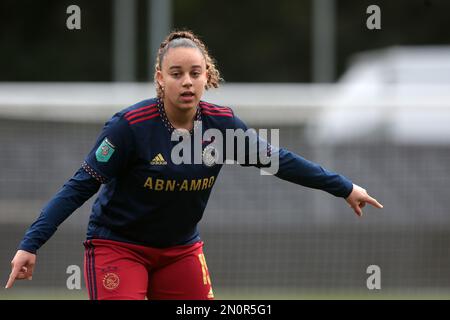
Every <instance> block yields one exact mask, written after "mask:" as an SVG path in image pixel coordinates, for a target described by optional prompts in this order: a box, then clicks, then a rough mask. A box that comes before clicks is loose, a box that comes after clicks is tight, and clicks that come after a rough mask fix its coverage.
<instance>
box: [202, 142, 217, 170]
mask: <svg viewBox="0 0 450 320" xmlns="http://www.w3.org/2000/svg"><path fill="white" fill-rule="evenodd" d="M202 158H203V164H204V165H205V166H207V167H212V166H213V165H215V164H216V163H217V159H219V151H218V150H217V148H215V147H214V146H212V145H208V146H206V147H205V149H203V154H202Z"/></svg>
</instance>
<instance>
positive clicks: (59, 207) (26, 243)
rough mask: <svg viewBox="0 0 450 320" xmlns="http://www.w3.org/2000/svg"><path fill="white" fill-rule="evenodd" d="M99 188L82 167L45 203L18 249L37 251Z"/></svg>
mask: <svg viewBox="0 0 450 320" xmlns="http://www.w3.org/2000/svg"><path fill="white" fill-rule="evenodd" d="M99 188H100V183H99V182H98V181H97V180H96V179H94V178H92V177H91V176H90V175H89V174H88V173H87V172H86V171H84V170H83V169H81V168H80V169H79V170H78V171H77V172H76V173H75V175H74V176H73V177H72V178H71V179H70V180H69V181H67V182H66V183H65V184H64V186H63V187H62V188H61V190H60V191H59V192H58V193H57V194H56V195H55V196H54V197H53V198H52V199H51V200H50V201H49V202H48V203H47V204H46V205H45V207H44V208H43V209H42V211H41V214H40V215H39V217H38V219H37V220H36V221H35V222H34V223H33V224H32V225H31V226H30V227H29V229H28V230H27V232H26V233H25V236H24V238H23V239H22V241H21V243H20V245H19V247H18V249H19V250H25V251H28V252H31V253H36V251H37V250H38V249H39V248H40V247H41V246H42V245H43V244H44V243H45V242H47V240H48V239H50V237H51V236H52V235H53V234H54V233H55V231H56V230H57V228H58V226H59V225H60V224H61V223H62V222H63V221H64V220H66V219H67V217H69V216H70V215H71V214H72V213H73V212H74V211H75V210H76V209H78V208H79V207H80V206H81V205H82V204H83V203H84V202H86V201H87V200H88V199H89V198H90V197H92V196H93V195H94V194H95V193H96V192H97V191H98V189H99Z"/></svg>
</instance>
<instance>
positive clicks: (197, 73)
mask: <svg viewBox="0 0 450 320" xmlns="http://www.w3.org/2000/svg"><path fill="white" fill-rule="evenodd" d="M200 74H201V73H200V72H199V71H194V72H192V76H193V77H194V78H198V77H199V76H200Z"/></svg>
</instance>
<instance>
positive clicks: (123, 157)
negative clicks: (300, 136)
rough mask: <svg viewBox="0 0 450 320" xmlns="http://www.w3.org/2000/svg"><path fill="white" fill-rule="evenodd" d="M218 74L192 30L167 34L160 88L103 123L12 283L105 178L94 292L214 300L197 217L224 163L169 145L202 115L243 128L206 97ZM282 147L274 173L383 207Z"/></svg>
mask: <svg viewBox="0 0 450 320" xmlns="http://www.w3.org/2000/svg"><path fill="white" fill-rule="evenodd" d="M219 80H220V76H219V72H218V70H217V69H216V66H215V65H214V62H213V60H212V58H211V57H210V55H209V54H208V51H207V49H206V47H205V45H204V44H203V43H202V41H200V40H199V38H198V37H197V36H196V35H194V34H193V33H192V32H189V31H176V32H172V33H171V34H169V35H168V37H167V38H166V39H165V40H164V41H163V42H162V43H161V46H160V48H159V51H158V55H157V60H156V64H155V85H156V89H157V97H156V98H153V99H148V100H144V101H142V102H139V103H137V104H135V105H133V106H131V107H128V108H126V109H124V110H122V111H120V112H118V113H116V114H115V115H114V116H113V117H112V118H111V119H110V120H109V121H108V122H107V123H106V124H105V126H104V128H103V131H102V132H101V134H100V136H99V137H98V140H97V142H96V144H95V146H94V148H93V149H92V150H91V152H90V153H89V154H88V155H87V157H86V159H85V161H84V162H83V164H82V166H81V168H80V169H79V170H78V171H77V172H76V173H75V175H74V176H73V177H72V178H71V179H70V180H69V181H68V182H67V183H66V184H64V186H63V188H62V189H61V190H60V191H59V192H58V193H57V194H56V195H55V196H54V197H53V198H52V199H51V200H50V202H49V203H48V204H47V205H46V206H45V207H44V209H43V210H42V212H41V214H40V216H39V218H38V219H37V220H36V221H35V222H34V223H33V224H32V225H31V227H30V228H29V229H28V231H27V232H26V234H25V237H24V239H23V240H22V242H21V243H20V245H19V250H18V251H17V253H16V255H15V257H14V258H13V260H12V262H11V265H12V272H11V274H10V277H9V280H8V282H7V285H6V288H10V287H11V286H12V285H13V283H14V281H15V280H16V279H31V277H32V274H33V268H34V265H35V263H36V252H37V250H38V249H39V248H40V247H41V246H42V245H43V244H44V243H45V242H46V241H47V240H48V239H49V238H50V237H51V236H52V235H53V233H54V232H55V231H56V229H57V227H58V226H59V225H60V224H61V223H62V222H63V221H64V220H65V219H66V218H67V217H68V216H69V215H70V214H71V213H72V212H73V211H75V210H76V209H77V208H79V207H80V206H81V205H82V204H83V203H84V202H85V201H86V200H88V199H89V198H90V197H92V196H93V195H94V194H95V193H96V192H97V191H98V190H99V188H100V186H101V185H102V184H103V185H104V186H103V188H102V189H101V191H100V193H99V195H98V197H97V199H96V201H95V203H94V205H93V208H92V214H91V216H90V220H89V225H88V230H87V240H86V241H85V242H84V246H85V263H84V273H85V281H86V285H87V289H88V292H89V298H90V299H145V298H148V299H213V297H214V295H213V291H212V288H211V280H210V277H209V273H208V268H207V265H206V262H205V257H204V255H203V250H202V247H203V242H202V241H201V239H200V236H199V232H198V230H197V223H198V222H199V221H200V219H201V218H202V215H203V212H204V210H205V207H206V203H207V201H208V198H209V195H210V193H211V188H212V186H213V184H214V182H215V180H216V178H217V176H218V174H219V171H220V169H221V167H222V165H221V164H219V163H214V161H210V160H211V155H210V157H209V158H208V157H206V158H205V159H206V160H205V159H203V163H201V164H195V163H194V164H190V163H187V162H186V163H181V164H176V163H174V161H173V159H172V157H171V151H172V149H173V148H174V146H175V145H176V144H177V142H176V141H172V139H171V136H172V133H173V132H174V131H175V130H176V129H185V133H187V132H189V133H190V134H192V133H193V132H194V131H195V130H194V129H195V125H198V124H201V126H202V130H207V129H218V130H219V131H220V132H225V130H227V129H232V130H237V129H242V130H244V131H245V130H247V127H246V125H245V124H244V123H243V122H242V121H241V120H240V119H239V118H238V117H237V116H236V115H235V114H234V112H233V110H232V109H230V108H228V107H223V106H218V105H214V104H210V103H207V102H204V101H202V100H201V97H202V95H203V93H204V90H205V89H208V88H211V87H216V88H217V87H218V85H219ZM189 133H187V136H189ZM211 143H212V141H208V140H207V139H205V140H203V141H202V142H201V150H200V151H203V154H205V153H206V154H207V152H206V150H207V149H208V146H209V145H210V144H211ZM247 143H249V142H247ZM194 149H195V148H194ZM244 150H245V152H248V150H249V149H248V145H246V147H245V148H244ZM270 150H272V148H271V147H269V148H268V149H267V152H268V153H270ZM274 150H275V149H274ZM218 151H220V150H218ZM276 152H277V159H278V160H279V169H278V172H276V173H275V175H276V176H277V177H279V178H281V179H284V180H287V181H290V182H293V183H296V184H300V185H303V186H306V187H310V188H316V189H321V190H324V191H326V192H329V193H331V194H333V195H334V196H337V197H342V198H345V200H346V201H347V202H348V204H349V205H350V207H352V208H353V210H354V211H355V212H356V214H358V215H359V216H361V215H362V211H361V209H362V208H363V207H364V206H365V204H366V203H369V204H371V205H373V206H375V207H377V208H382V205H381V204H379V203H378V202H377V200H375V199H374V198H372V197H370V196H369V195H368V194H367V192H366V190H364V189H363V188H361V187H359V186H357V185H355V184H353V183H352V182H351V181H350V180H348V179H347V178H345V177H344V176H342V175H339V174H336V173H333V172H330V171H327V170H325V169H324V168H322V167H321V166H319V165H317V164H315V163H313V162H310V161H308V160H306V159H304V158H302V157H300V156H298V155H296V154H294V153H292V152H289V151H287V150H285V149H277V150H276ZM212 158H213V159H214V157H212ZM244 158H245V160H244V161H243V163H240V164H242V165H254V166H256V167H262V166H263V165H262V164H261V162H260V161H257V162H256V163H249V160H248V159H249V157H248V154H246V155H245V157H244Z"/></svg>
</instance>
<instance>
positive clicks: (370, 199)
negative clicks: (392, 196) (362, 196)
mask: <svg viewBox="0 0 450 320" xmlns="http://www.w3.org/2000/svg"><path fill="white" fill-rule="evenodd" d="M366 201H367V202H368V203H370V204H371V205H373V206H374V207H376V208H379V209H382V208H383V205H382V204H381V203H379V202H378V201H377V200H376V199H375V198H372V197H371V196H368V197H367V199H366Z"/></svg>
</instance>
